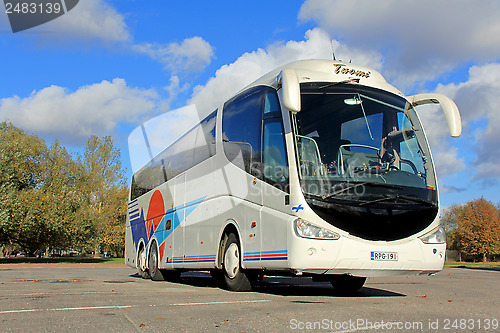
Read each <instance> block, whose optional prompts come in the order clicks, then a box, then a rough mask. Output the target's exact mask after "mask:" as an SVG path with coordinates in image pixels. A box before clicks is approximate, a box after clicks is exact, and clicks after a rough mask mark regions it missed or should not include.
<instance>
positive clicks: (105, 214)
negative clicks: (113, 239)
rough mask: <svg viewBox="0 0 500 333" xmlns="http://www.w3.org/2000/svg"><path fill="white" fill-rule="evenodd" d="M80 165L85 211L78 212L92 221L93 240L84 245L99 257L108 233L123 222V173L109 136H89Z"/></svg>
mask: <svg viewBox="0 0 500 333" xmlns="http://www.w3.org/2000/svg"><path fill="white" fill-rule="evenodd" d="M79 164H80V184H79V189H80V190H81V192H82V194H83V197H84V210H83V211H82V212H81V213H82V215H83V216H84V217H85V219H86V220H90V221H92V233H93V237H92V238H91V239H90V240H89V242H87V246H91V247H92V248H93V249H94V251H95V255H99V250H100V248H101V247H102V246H103V245H104V246H105V245H106V243H110V242H109V241H108V237H107V236H106V235H107V233H108V232H109V230H110V229H113V228H114V227H115V226H117V225H118V226H119V225H124V222H125V219H124V209H125V206H124V205H125V204H126V201H125V200H124V198H123V194H122V193H123V188H124V187H125V177H124V175H125V171H124V170H123V168H122V163H121V156H120V151H119V150H118V149H117V148H116V147H115V146H114V143H113V140H112V139H111V137H109V136H106V137H104V138H98V137H96V136H91V137H90V139H89V140H88V142H87V145H86V146H85V149H84V152H83V155H82V156H81V157H80V158H79Z"/></svg>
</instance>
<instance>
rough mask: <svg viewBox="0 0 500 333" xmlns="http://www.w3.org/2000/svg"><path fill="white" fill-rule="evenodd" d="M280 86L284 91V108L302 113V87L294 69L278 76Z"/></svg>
mask: <svg viewBox="0 0 500 333" xmlns="http://www.w3.org/2000/svg"><path fill="white" fill-rule="evenodd" d="M278 86H281V89H283V92H282V94H283V95H282V96H283V101H282V103H283V106H284V107H285V108H287V109H288V110H290V111H292V112H299V111H300V86H299V79H298V77H297V74H296V73H295V71H294V70H293V69H285V70H283V71H281V73H280V74H279V75H278Z"/></svg>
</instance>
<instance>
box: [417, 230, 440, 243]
mask: <svg viewBox="0 0 500 333" xmlns="http://www.w3.org/2000/svg"><path fill="white" fill-rule="evenodd" d="M420 240H421V241H422V242H424V243H425V244H443V243H446V233H445V232H444V229H443V227H439V228H437V230H435V231H434V230H433V231H431V232H430V233H427V234H425V235H423V236H421V237H420Z"/></svg>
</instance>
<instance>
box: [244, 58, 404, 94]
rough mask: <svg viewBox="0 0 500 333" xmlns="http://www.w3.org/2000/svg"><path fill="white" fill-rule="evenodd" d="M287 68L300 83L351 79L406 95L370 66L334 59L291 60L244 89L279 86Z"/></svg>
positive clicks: (361, 83)
mask: <svg viewBox="0 0 500 333" xmlns="http://www.w3.org/2000/svg"><path fill="white" fill-rule="evenodd" d="M285 69H292V70H294V71H295V73H296V74H297V78H298V81H299V83H304V82H342V81H351V82H358V83H359V84H360V85H363V86H368V87H373V88H378V89H382V90H386V91H389V92H392V93H394V94H397V95H399V96H403V97H404V95H403V94H402V93H401V92H400V91H399V90H398V89H396V88H395V87H394V86H392V85H390V84H389V83H387V81H386V80H385V78H384V77H383V76H382V74H380V73H379V72H377V71H375V70H373V69H371V68H368V67H364V66H359V65H355V64H351V63H345V62H341V61H332V60H300V61H295V62H291V63H289V64H286V65H284V66H281V67H278V68H276V69H274V70H272V71H271V72H269V73H267V74H265V75H264V76H262V77H261V78H259V79H257V80H256V81H254V82H253V83H251V84H249V85H248V86H247V87H245V88H244V89H243V90H242V91H244V90H246V89H248V88H251V87H254V86H258V85H266V86H272V87H277V85H278V76H279V74H280V73H281V71H283V70H285ZM240 92H241V91H240Z"/></svg>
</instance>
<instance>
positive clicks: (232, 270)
mask: <svg viewBox="0 0 500 333" xmlns="http://www.w3.org/2000/svg"><path fill="white" fill-rule="evenodd" d="M223 253H224V256H223V261H222V271H223V274H224V282H225V284H226V287H227V289H228V290H231V291H250V290H252V284H251V283H250V279H249V278H248V276H247V274H245V272H243V271H242V270H241V259H242V256H241V250H240V243H239V241H238V238H237V237H236V235H235V234H233V233H231V234H229V236H228V237H227V240H226V242H225V244H224V251H223Z"/></svg>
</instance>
